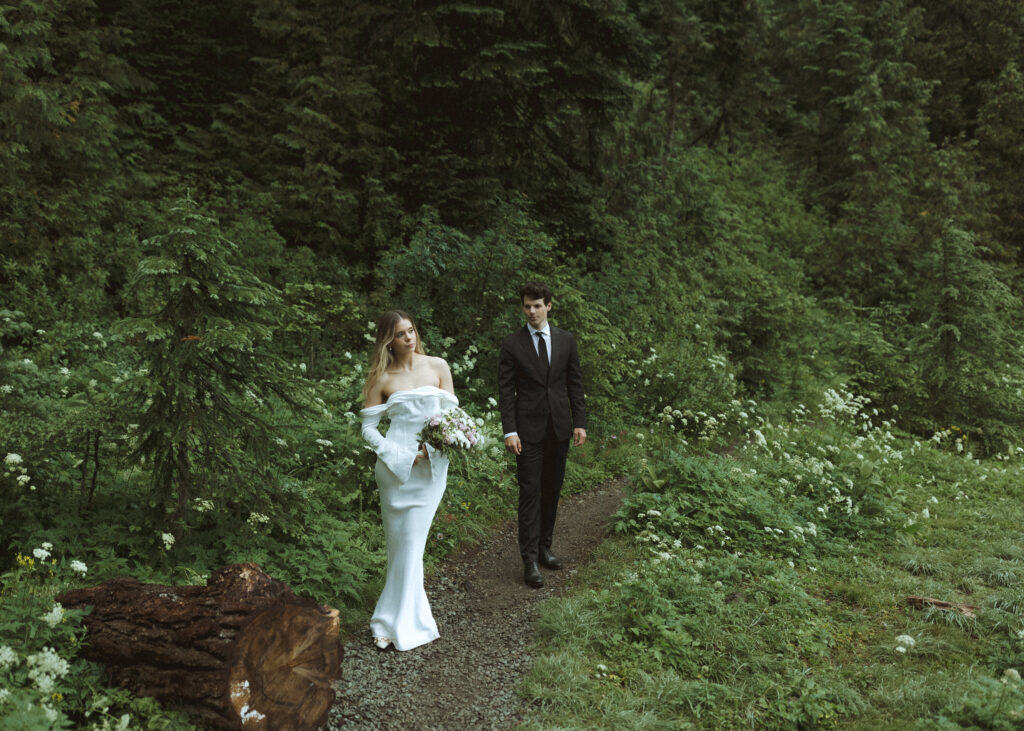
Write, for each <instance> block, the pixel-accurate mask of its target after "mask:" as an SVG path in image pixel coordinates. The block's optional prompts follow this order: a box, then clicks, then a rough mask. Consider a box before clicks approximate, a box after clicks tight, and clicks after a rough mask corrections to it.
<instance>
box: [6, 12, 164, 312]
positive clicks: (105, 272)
mask: <svg viewBox="0 0 1024 731" xmlns="http://www.w3.org/2000/svg"><path fill="white" fill-rule="evenodd" d="M126 44H127V40H126V34H125V31H124V29H122V28H118V27H115V26H105V25H102V24H100V23H99V22H98V21H97V18H96V12H95V6H94V4H93V3H92V2H91V1H90V0H55V1H54V2H44V3H38V2H28V1H25V2H14V3H4V4H0V48H2V49H3V52H2V53H0V136H2V139H3V144H0V245H2V249H3V254H4V262H3V267H2V268H0V301H3V302H6V303H7V304H9V305H13V306H15V307H18V308H19V309H22V310H24V311H25V312H26V314H27V315H28V316H29V317H30V318H31V319H33V320H34V321H36V322H39V323H40V324H49V323H51V322H53V321H54V319H55V318H57V317H59V316H61V315H60V314H58V313H60V312H61V310H62V309H64V313H63V316H68V315H69V314H70V312H71V311H74V312H75V314H76V316H78V317H83V316H84V317H89V316H90V315H93V314H98V313H103V312H105V311H106V310H107V307H108V306H109V305H110V304H111V303H109V302H108V301H107V297H108V295H116V292H117V290H118V289H119V287H120V283H121V282H123V281H124V279H125V278H126V277H127V268H128V267H130V266H131V265H132V264H133V263H134V253H133V251H132V247H131V243H130V240H131V235H130V234H131V232H130V228H131V226H132V225H133V223H135V222H137V221H139V220H140V218H142V219H144V218H145V216H146V213H145V210H144V209H142V210H139V209H137V208H135V207H133V205H132V201H133V200H134V199H136V197H137V195H138V193H139V192H140V191H145V188H146V185H147V183H148V182H149V179H148V177H147V176H146V174H145V173H144V171H142V170H140V169H139V168H138V167H137V165H138V164H139V163H140V162H143V161H144V160H145V156H146V154H147V148H146V146H145V144H143V143H142V142H140V141H139V139H138V137H137V136H136V135H135V134H134V129H135V128H136V126H137V125H139V124H140V121H144V120H147V119H148V118H149V114H150V110H149V109H148V107H147V106H146V105H145V104H137V103H124V104H118V98H119V97H120V96H130V95H131V94H133V93H134V92H135V91H136V90H138V89H140V88H143V87H144V86H145V81H144V80H143V79H142V78H141V77H140V76H139V75H138V74H137V73H136V72H135V71H134V70H133V69H132V68H131V67H130V66H129V65H128V64H126V63H125V62H124V60H123V57H122V55H121V54H122V53H123V51H124V49H125V46H126Z"/></svg>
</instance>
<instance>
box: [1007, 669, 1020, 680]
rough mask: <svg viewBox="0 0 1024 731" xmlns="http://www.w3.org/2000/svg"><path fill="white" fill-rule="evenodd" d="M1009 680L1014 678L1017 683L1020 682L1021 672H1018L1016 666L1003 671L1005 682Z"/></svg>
mask: <svg viewBox="0 0 1024 731" xmlns="http://www.w3.org/2000/svg"><path fill="white" fill-rule="evenodd" d="M1007 680H1012V681H1013V682H1015V683H1019V682H1020V673H1019V672H1017V669H1016V668H1006V670H1004V671H1003V682H1004V683H1005V682H1006V681H1007Z"/></svg>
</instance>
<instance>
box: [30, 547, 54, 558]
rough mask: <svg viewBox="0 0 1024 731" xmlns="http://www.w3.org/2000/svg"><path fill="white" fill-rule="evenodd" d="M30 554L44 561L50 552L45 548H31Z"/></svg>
mask: <svg viewBox="0 0 1024 731" xmlns="http://www.w3.org/2000/svg"><path fill="white" fill-rule="evenodd" d="M32 555H33V556H35V557H36V558H38V559H39V560H40V561H45V560H46V559H48V558H49V557H50V552H49V551H47V550H46V549H45V548H33V549H32Z"/></svg>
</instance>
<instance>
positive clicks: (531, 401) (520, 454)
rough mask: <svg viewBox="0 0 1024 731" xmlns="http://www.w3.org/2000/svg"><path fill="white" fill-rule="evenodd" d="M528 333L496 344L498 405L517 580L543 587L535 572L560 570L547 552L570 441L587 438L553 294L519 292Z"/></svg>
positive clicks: (577, 374) (573, 360) (569, 346)
mask: <svg viewBox="0 0 1024 731" xmlns="http://www.w3.org/2000/svg"><path fill="white" fill-rule="evenodd" d="M519 298H520V304H521V305H522V309H523V315H525V316H526V327H524V328H522V329H520V330H517V331H515V332H514V333H512V334H511V335H509V336H508V337H506V338H505V339H504V340H503V341H502V342H501V355H500V357H499V360H498V399H499V403H500V408H501V424H502V430H503V431H504V432H505V448H506V449H507V450H508V451H510V452H512V454H514V455H516V476H517V477H518V478H519V553H520V554H521V555H522V557H523V580H524V581H525V582H526V584H527V585H528V586H531V587H533V588H539V587H541V586H544V577H543V576H542V575H541V573H540V569H539V568H538V567H537V563H538V561H539V562H540V565H541V566H544V567H546V568H549V569H560V568H562V561H561V560H560V559H559V558H558V557H557V556H556V555H555V554H553V553H552V552H551V536H552V533H553V532H554V529H555V513H556V512H557V510H558V496H559V494H560V493H561V490H562V478H563V477H564V476H565V458H566V455H567V454H568V453H569V438H570V437H571V438H572V441H573V444H574V445H576V446H577V447H578V446H580V445H581V444H583V442H585V441H586V439H587V415H586V408H585V406H584V403H583V371H582V370H581V369H580V357H579V354H578V353H577V352H576V338H574V337H573V336H572V334H571V333H569V332H567V331H565V330H561V329H559V328H557V327H553V326H552V325H551V324H550V323H548V313H549V312H551V290H550V289H548V288H547V287H546V286H545V285H543V284H537V283H536V282H530V283H528V284H525V285H523V286H522V287H520V289H519Z"/></svg>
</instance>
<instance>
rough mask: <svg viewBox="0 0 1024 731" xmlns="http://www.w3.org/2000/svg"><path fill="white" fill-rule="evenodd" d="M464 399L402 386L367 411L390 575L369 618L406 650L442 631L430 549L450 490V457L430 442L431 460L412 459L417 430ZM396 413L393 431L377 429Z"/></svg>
mask: <svg viewBox="0 0 1024 731" xmlns="http://www.w3.org/2000/svg"><path fill="white" fill-rule="evenodd" d="M458 405H459V400H458V399H457V398H456V397H455V396H454V395H453V394H451V393H448V392H447V391H444V390H442V389H440V388H437V387H436V386H421V387H420V388H415V389H412V390H409V391H395V392H394V393H393V394H391V396H389V397H388V400H387V401H386V402H385V403H383V404H380V405H379V406H371V407H369V408H366V409H363V410H362V411H361V412H360V415H361V416H362V419H363V437H364V438H365V439H366V441H368V442H369V443H370V444H371V445H372V446H373V450H374V451H375V452H376V453H377V466H376V468H375V470H374V474H375V476H376V478H377V487H378V489H379V490H380V506H381V513H382V514H383V518H384V536H385V538H387V545H388V574H387V581H386V582H385V584H384V591H383V592H381V595H380V599H378V600H377V607H376V609H374V611H373V617H372V618H371V619H370V629H371V630H372V631H373V636H374V637H386V638H389V639H390V640H391V641H392V642H393V643H394V645H395V647H396V648H397V649H399V650H411V649H413V648H414V647H419V646H420V645H423V644H426V643H427V642H430V641H431V640H436V639H437V638H438V637H439V634H438V631H437V623H436V622H435V621H434V616H433V615H432V614H431V613H430V604H429V603H428V601H427V593H426V591H424V589H423V549H424V548H425V547H426V544H427V535H428V534H429V533H430V524H431V523H432V522H433V520H434V513H435V512H436V511H437V506H438V504H440V502H441V496H442V495H444V488H445V482H446V480H447V479H448V457H447V456H445V455H444V454H443V453H442V452H438V451H437V450H435V449H434V448H433V447H431V446H430V445H427V453H428V454H429V455H430V459H429V460H420V463H419V464H417V465H416V466H415V467H414V466H413V461H414V460H415V459H416V452H417V449H418V447H419V443H418V441H417V439H416V435H417V434H419V432H420V429H422V428H423V422H424V420H425V419H426V418H428V417H430V416H433V415H435V414H438V413H440V412H442V411H445V410H447V409H450V408H452V407H453V406H458ZM385 413H386V414H387V415H388V417H389V418H390V419H391V426H390V427H389V428H388V433H387V436H386V437H385V436H384V435H382V434H381V433H380V430H379V429H378V428H377V426H378V424H379V423H380V420H381V417H382V416H383V415H384V414H385Z"/></svg>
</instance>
